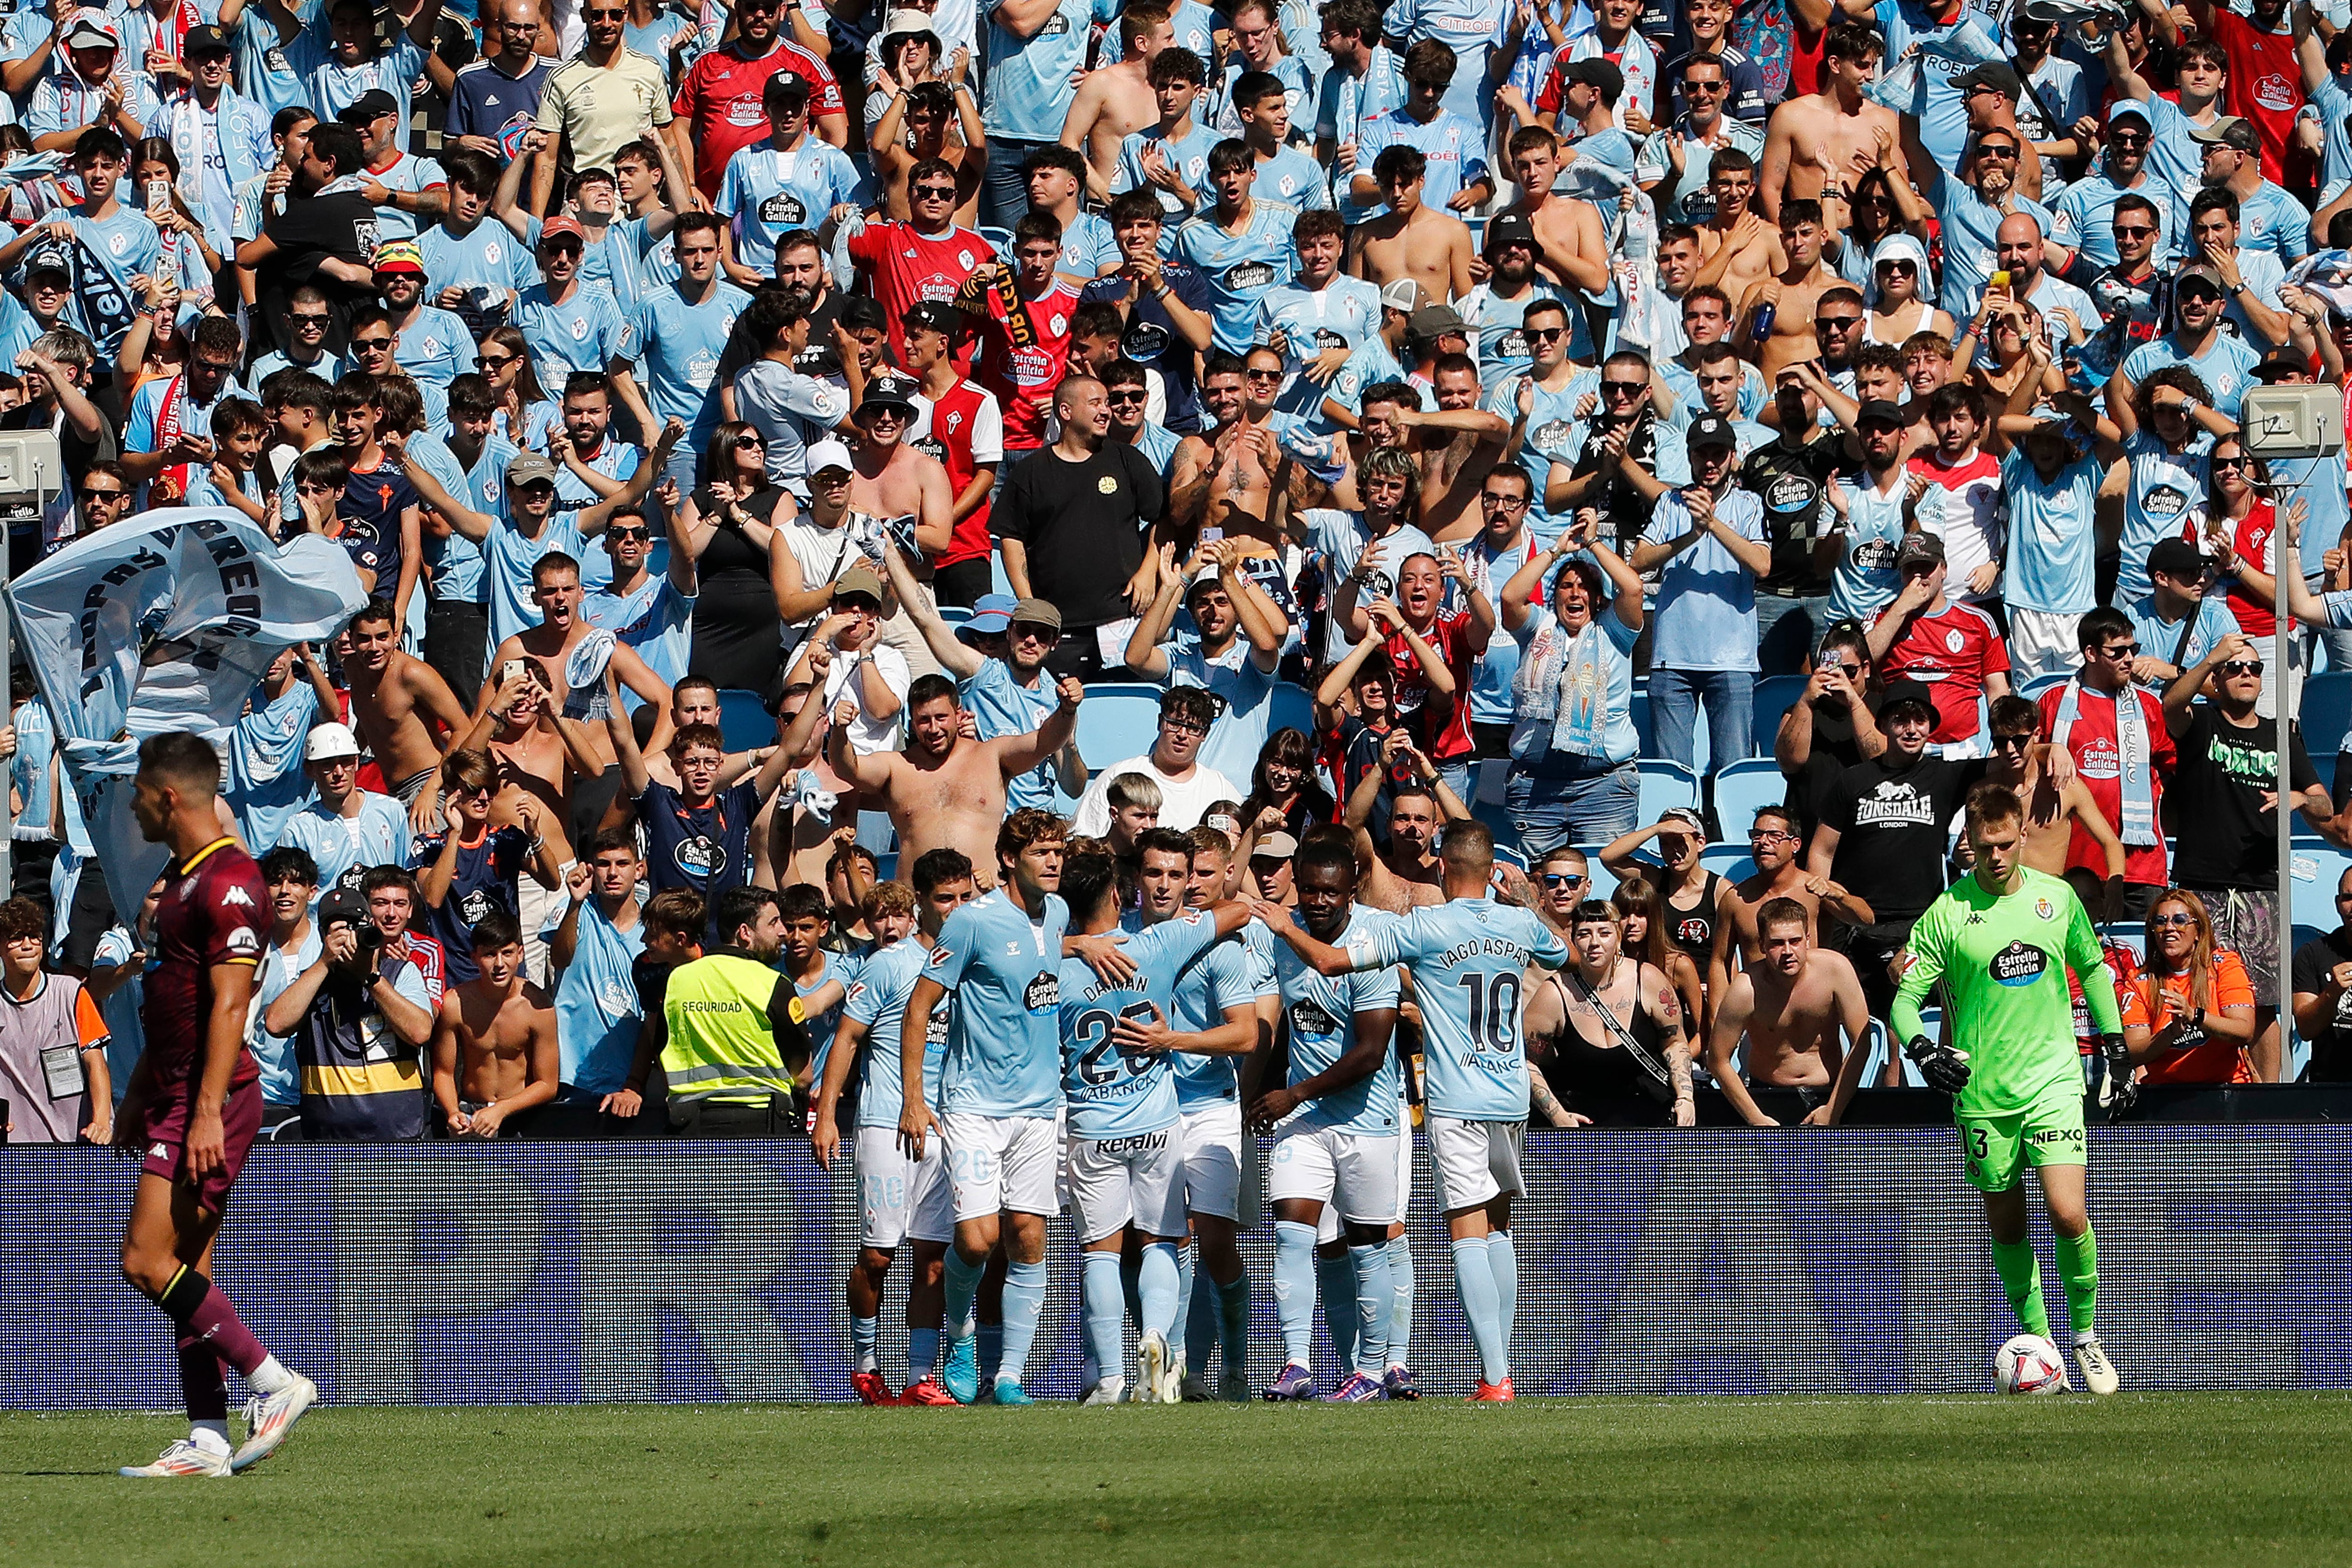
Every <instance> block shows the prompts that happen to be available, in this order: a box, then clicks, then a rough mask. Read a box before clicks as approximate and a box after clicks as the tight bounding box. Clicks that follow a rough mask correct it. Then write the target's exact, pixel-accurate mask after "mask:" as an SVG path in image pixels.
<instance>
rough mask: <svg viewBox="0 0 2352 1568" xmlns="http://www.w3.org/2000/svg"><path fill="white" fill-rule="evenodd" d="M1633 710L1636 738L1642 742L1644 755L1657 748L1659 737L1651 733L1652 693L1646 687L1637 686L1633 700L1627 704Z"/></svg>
mask: <svg viewBox="0 0 2352 1568" xmlns="http://www.w3.org/2000/svg"><path fill="white" fill-rule="evenodd" d="M1627 706H1628V707H1630V708H1631V709H1632V710H1633V734H1634V738H1635V739H1637V740H1639V741H1640V742H1642V755H1643V756H1645V757H1646V756H1648V755H1649V754H1650V753H1651V752H1654V751H1656V750H1657V738H1656V737H1655V736H1654V735H1653V734H1651V733H1650V693H1649V689H1647V688H1646V687H1643V688H1636V689H1635V690H1634V692H1633V700H1632V701H1631V702H1629V703H1628V704H1627Z"/></svg>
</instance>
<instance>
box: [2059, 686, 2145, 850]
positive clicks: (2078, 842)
mask: <svg viewBox="0 0 2352 1568" xmlns="http://www.w3.org/2000/svg"><path fill="white" fill-rule="evenodd" d="M2135 695H2136V696H2137V699H2138V700H2139V710H2140V726H2141V728H2142V729H2143V730H2145V731H2147V751H2148V763H2149V765H2150V766H2151V767H2152V768H2153V770H2154V773H2155V777H2154V778H2153V779H2152V780H2151V781H2150V783H2149V786H2148V798H2149V799H2150V800H2151V801H2152V802H2153V803H2154V804H2155V806H2156V809H2157V811H2158V815H2159V818H2160V817H2161V814H2162V812H2163V809H2164V781H2165V780H2166V779H2167V778H2168V777H2170V776H2171V774H2172V764H2173V762H2174V759H2175V754H2176V753H2175V752H2174V751H2173V745H2172V731H2169V730H2167V729H2166V728H2165V727H2164V704H2163V703H2162V702H2160V701H2159V700H2158V699H2157V697H2156V695H2155V693H2153V692H2148V691H2138V692H2136V693H2135ZM2065 696H2066V689H2065V688H2064V687H2063V686H2053V687H2052V688H2051V689H2049V690H2047V691H2045V692H2043V693H2042V699H2041V704H2040V706H2041V709H2042V733H2043V734H2045V735H2047V736H2049V737H2050V738H2051V739H2052V740H2053V741H2054V740H2056V739H2057V737H2058V730H2057V725H2058V707H2059V704H2060V703H2061V702H2063V700H2065ZM2066 749H2067V750H2068V751H2070V752H2074V772H2075V773H2078V774H2080V775H2081V777H2082V780H2083V784H2084V787H2085V788H2087V789H2088V790H2089V791H2090V792H2091V799H2092V800H2093V801H2094V802H2095V803H2096V805H2098V808H2099V815H2100V816H2104V817H2105V818H2106V819H2107V826H2109V827H2112V828H2114V829H2115V831H2116V837H2122V835H2123V830H2124V784H2123V761H2122V755H2121V753H2120V752H2117V751H2116V700H2115V699H2114V698H2112V697H2108V696H2106V695H2105V694H2104V693H2101V692H2097V691H2094V690H2092V689H2090V688H2088V687H2084V689H2083V698H2082V700H2081V701H2080V702H2079V703H2077V704H2076V705H2075V714H2074V729H2073V730H2071V731H2068V733H2067V736H2066ZM2077 866H2080V867H2082V868H2084V869H2085V870H2087V871H2089V872H2090V873H2091V875H2093V876H2094V877H2098V878H2101V879H2105V876H2106V874H2107V855H2106V851H2105V850H2104V849H2101V848H2100V847H2099V844H2098V840H2096V839H2095V838H2093V837H2091V836H2090V835H2089V834H2088V833H2085V832H2084V831H2083V829H2082V827H2081V826H2079V825H2078V826H2076V827H2075V829H2074V841H2073V842H2072V843H2070V844H2068V845H2067V847H2066V869H2068V870H2069V871H2071V870H2073V869H2074V868H2076V867H2077ZM2164 868H2165V859H2164V841H2163V837H2162V836H2161V835H2159V836H2158V839H2157V842H2156V843H2155V844H2153V845H2143V846H2135V845H2130V844H2126V845H2125V846H2124V880H2126V881H2127V882H2137V883H2140V884H2142V885H2144V886H2147V887H2152V888H2161V887H2163V886H2164V884H2165V869H2164Z"/></svg>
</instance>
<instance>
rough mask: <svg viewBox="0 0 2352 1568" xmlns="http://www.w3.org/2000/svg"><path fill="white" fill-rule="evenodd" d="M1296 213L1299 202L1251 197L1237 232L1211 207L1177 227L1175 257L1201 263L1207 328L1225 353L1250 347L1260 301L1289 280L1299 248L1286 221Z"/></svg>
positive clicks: (1293, 217) (1239, 351)
mask: <svg viewBox="0 0 2352 1568" xmlns="http://www.w3.org/2000/svg"><path fill="white" fill-rule="evenodd" d="M1297 219H1298V209H1297V207H1294V206H1289V205H1285V204H1284V203H1281V202H1261V201H1253V202H1251V204H1250V219H1249V222H1248V223H1247V224H1245V225H1244V226H1243V228H1242V231H1241V233H1239V234H1228V233H1227V232H1225V229H1224V227H1223V225H1221V224H1220V223H1219V222H1218V221H1217V216H1216V214H1215V212H1214V211H1213V210H1212V211H1210V212H1206V213H1203V214H1202V216H1199V217H1196V218H1193V219H1192V220H1191V221H1190V222H1188V223H1186V224H1185V225H1184V226H1183V227H1181V228H1180V229H1178V230H1177V231H1176V246H1175V251H1174V254H1175V257H1176V259H1177V260H1179V261H1182V262H1185V263H1187V264H1189V265H1191V266H1192V267H1196V268H1200V271H1201V276H1202V279H1203V280H1204V281H1205V282H1206V283H1207V284H1208V286H1209V318H1210V326H1211V330H1212V331H1213V333H1214V335H1215V342H1216V345H1217V347H1219V348H1221V349H1223V350H1224V351H1225V352H1226V353H1247V352H1249V348H1250V345H1251V343H1252V342H1255V339H1254V338H1253V337H1252V335H1251V334H1252V332H1253V331H1255V328H1256V325H1257V309H1258V303H1259V301H1260V300H1264V299H1265V297H1266V295H1267V294H1268V293H1270V292H1271V291H1272V290H1274V289H1276V288H1278V287H1279V286H1281V285H1282V284H1285V283H1287V282H1289V281H1290V277H1291V273H1292V272H1293V271H1294V270H1295V268H1296V265H1297V264H1296V261H1295V259H1294V258H1296V256H1297V252H1296V251H1295V250H1293V249H1292V248H1291V243H1290V226H1291V225H1292V224H1293V223H1296V222H1297Z"/></svg>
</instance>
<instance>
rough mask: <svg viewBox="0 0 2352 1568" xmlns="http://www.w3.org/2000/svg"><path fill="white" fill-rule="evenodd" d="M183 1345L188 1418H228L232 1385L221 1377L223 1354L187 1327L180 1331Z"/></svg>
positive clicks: (182, 1379)
mask: <svg viewBox="0 0 2352 1568" xmlns="http://www.w3.org/2000/svg"><path fill="white" fill-rule="evenodd" d="M179 1349H180V1392H181V1394H184V1396H185V1397H186V1399H187V1402H188V1419H189V1420H191V1421H226V1420H227V1419H228V1385H227V1384H226V1383H225V1382H224V1381H223V1380H222V1378H221V1363H220V1357H219V1356H217V1355H215V1354H214V1353H213V1348H212V1346H210V1345H208V1344H205V1343H204V1342H202V1341H201V1340H199V1339H197V1338H196V1336H195V1334H194V1332H193V1331H190V1330H187V1329H182V1330H181V1331H180V1336H179Z"/></svg>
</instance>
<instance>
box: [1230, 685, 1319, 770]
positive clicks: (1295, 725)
mask: <svg viewBox="0 0 2352 1568" xmlns="http://www.w3.org/2000/svg"><path fill="white" fill-rule="evenodd" d="M1276 730H1296V731H1298V732H1299V733H1300V734H1302V735H1304V736H1306V737H1307V739H1308V740H1309V741H1312V740H1314V739H1315V738H1316V736H1315V693H1313V692H1312V691H1309V690H1307V688H1305V687H1303V686H1301V685H1299V684H1298V683H1297V682H1296V681H1291V680H1280V681H1276V683H1275V687H1274V691H1273V693H1272V695H1271V696H1269V697H1268V699H1267V700H1266V714H1265V732H1266V733H1267V734H1269V735H1271V734H1273V733H1274V732H1275V731H1276ZM1247 782H1248V781H1247V780H1246V779H1235V780H1234V783H1235V784H1246V783H1247Z"/></svg>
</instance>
